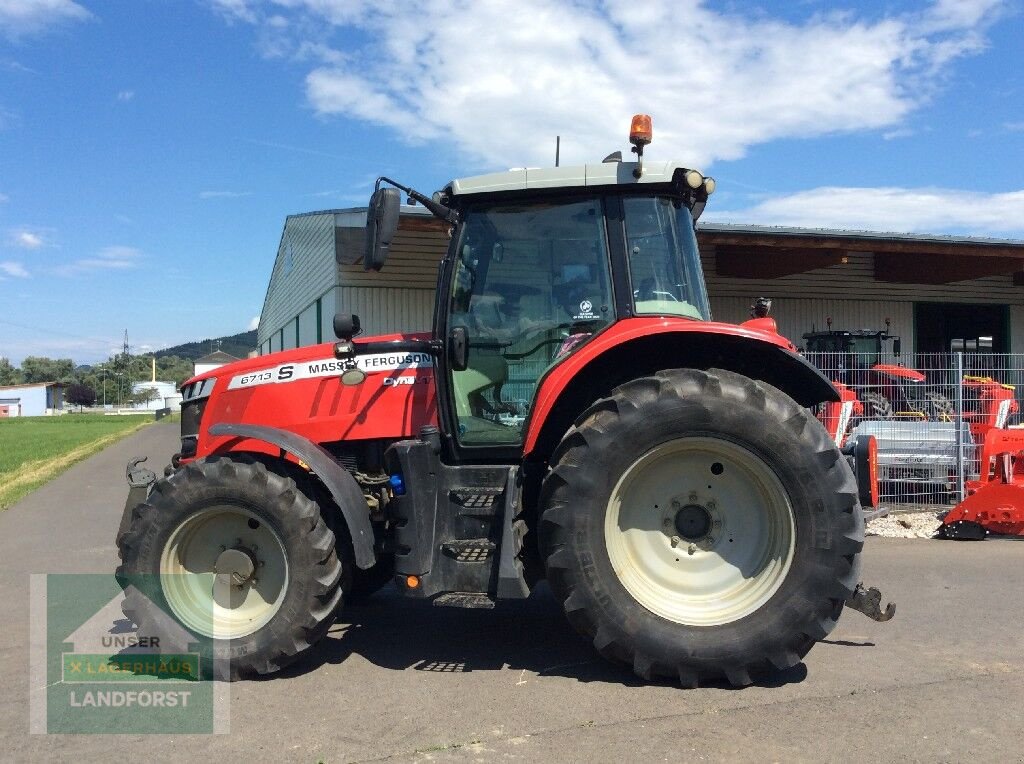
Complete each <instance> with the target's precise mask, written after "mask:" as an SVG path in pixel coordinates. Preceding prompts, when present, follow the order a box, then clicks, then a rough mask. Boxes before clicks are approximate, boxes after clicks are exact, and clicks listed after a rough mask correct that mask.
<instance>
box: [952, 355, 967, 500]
mask: <svg viewBox="0 0 1024 764" xmlns="http://www.w3.org/2000/svg"><path fill="white" fill-rule="evenodd" d="M954 422H955V423H956V496H957V502H958V503H959V502H961V501H963V500H964V499H965V498H966V493H965V491H964V470H965V459H964V446H965V444H964V434H963V433H964V354H963V353H961V352H958V353H956V417H955V418H954Z"/></svg>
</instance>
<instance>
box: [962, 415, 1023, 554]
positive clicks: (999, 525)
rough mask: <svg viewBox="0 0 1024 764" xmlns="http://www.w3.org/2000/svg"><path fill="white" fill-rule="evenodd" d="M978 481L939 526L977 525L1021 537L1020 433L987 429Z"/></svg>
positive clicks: (970, 486)
mask: <svg viewBox="0 0 1024 764" xmlns="http://www.w3.org/2000/svg"><path fill="white" fill-rule="evenodd" d="M980 466H981V470H980V479H978V480H969V481H967V486H966V487H967V498H965V499H964V500H963V501H962V502H960V503H959V504H957V505H956V506H955V507H953V509H951V510H950V511H949V513H948V514H947V515H946V517H945V518H944V519H943V521H942V523H943V525H946V526H955V525H956V524H957V523H960V522H965V523H977V524H978V525H980V526H981V527H982V528H984V529H985V530H987V531H988V532H989V533H997V534H1003V535H1010V536H1024V430H995V429H990V430H989V431H988V432H987V433H986V435H985V444H984V446H982V450H981V460H980Z"/></svg>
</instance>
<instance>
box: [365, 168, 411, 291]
mask: <svg viewBox="0 0 1024 764" xmlns="http://www.w3.org/2000/svg"><path fill="white" fill-rule="evenodd" d="M401 205H402V195H401V192H400V191H399V190H398V189H397V188H378V189H377V190H376V191H374V192H373V196H371V197H370V206H369V208H368V209H367V210H366V254H365V256H364V257H363V267H364V268H365V269H366V270H368V271H370V270H373V271H379V270H380V269H381V268H382V267H383V266H384V261H385V260H387V259H388V253H389V252H390V251H391V240H392V239H393V238H395V233H396V232H397V231H398V216H399V210H400V207H401Z"/></svg>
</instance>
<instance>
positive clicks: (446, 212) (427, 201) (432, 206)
mask: <svg viewBox="0 0 1024 764" xmlns="http://www.w3.org/2000/svg"><path fill="white" fill-rule="evenodd" d="M381 183H389V184H391V185H392V186H394V187H395V188H397V189H398V190H399V191H404V192H405V194H406V195H407V196H408V197H409V198H410V199H413V200H415V201H417V202H419V203H420V204H422V205H423V206H424V207H425V208H426V209H428V210H430V212H431V213H432V214H433V215H434V216H435V217H438V218H440V219H441V220H444V221H445V222H446V223H451V224H452V225H455V224H456V223H458V222H459V216H458V213H456V212H455V210H453V209H451V208H450V207H445V206H444V205H443V204H438V203H437V202H435V201H434V200H433V199H431V198H430V197H429V196H424V195H423V194H421V193H420V192H419V191H417V190H415V189H413V188H409V187H408V186H403V185H402V184H401V183H397V182H396V181H393V180H391V178H385V177H384V176H383V175H382V176H381V177H379V178H377V184H376V187H375V188H380V184H381Z"/></svg>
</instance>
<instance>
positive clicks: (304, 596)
mask: <svg viewBox="0 0 1024 764" xmlns="http://www.w3.org/2000/svg"><path fill="white" fill-rule="evenodd" d="M118 548H119V552H120V555H121V565H120V566H119V567H118V569H117V577H118V580H119V582H120V583H121V586H122V587H123V588H124V589H125V600H124V602H123V605H122V609H123V611H124V614H125V616H126V617H127V618H128V619H129V620H130V621H132V622H133V623H135V624H136V625H137V626H138V628H139V635H140V636H153V635H156V636H158V637H159V638H160V649H161V652H162V653H168V652H172V653H173V652H194V651H196V650H198V652H199V654H200V668H201V672H202V675H203V676H204V677H211V678H216V679H221V680H234V679H238V678H240V677H242V676H245V675H251V674H270V673H272V672H275V671H277V670H279V669H281V668H283V667H284V666H287V665H288V664H289V663H291V662H293V661H294V660H295V659H296V658H298V657H299V656H300V655H301V654H302V653H303V652H305V651H306V650H308V649H309V648H310V647H311V646H312V645H313V644H314V643H316V642H317V641H318V640H319V639H320V638H321V637H323V636H324V634H325V633H326V632H327V629H328V628H329V627H330V625H331V624H332V623H333V621H334V617H335V616H336V614H337V612H338V610H339V608H340V607H341V603H342V588H341V579H342V562H341V560H339V557H338V554H339V552H338V550H337V549H336V545H335V537H334V533H333V532H332V531H331V529H330V528H329V527H328V525H327V524H326V522H325V521H324V518H323V516H322V513H321V510H320V507H319V505H318V504H317V503H316V502H315V501H313V500H312V499H310V498H309V497H308V496H307V495H306V494H305V493H303V492H302V491H300V490H299V489H298V488H297V487H296V485H295V482H294V481H293V480H292V479H291V478H288V477H285V476H282V475H279V474H276V473H275V472H273V471H271V470H268V469H267V468H266V466H265V465H263V464H261V463H259V462H254V461H248V462H243V461H238V460H233V459H231V458H228V457H210V458H208V459H204V460H199V461H196V462H192V463H190V464H189V465H188V466H186V467H185V468H184V469H181V470H178V471H177V472H175V473H174V474H173V475H171V476H170V477H168V478H164V479H161V480H159V481H157V483H156V484H155V485H154V486H153V490H152V491H151V492H150V494H149V497H148V498H147V500H146V501H145V502H144V503H142V504H140V505H138V506H137V507H136V508H135V509H134V511H133V512H132V521H131V524H130V526H129V528H128V530H127V532H125V533H124V534H122V535H121V536H120V538H119V539H118ZM347 562H350V561H347ZM196 646H198V647H196Z"/></svg>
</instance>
